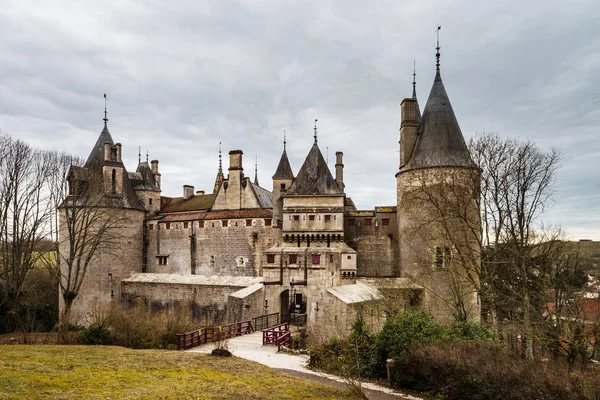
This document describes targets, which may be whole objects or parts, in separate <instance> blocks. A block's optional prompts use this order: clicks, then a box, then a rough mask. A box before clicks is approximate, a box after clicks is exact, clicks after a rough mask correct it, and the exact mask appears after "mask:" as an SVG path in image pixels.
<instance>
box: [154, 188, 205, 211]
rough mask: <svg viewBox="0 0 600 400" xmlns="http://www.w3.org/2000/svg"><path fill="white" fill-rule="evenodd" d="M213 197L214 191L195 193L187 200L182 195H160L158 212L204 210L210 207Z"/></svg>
mask: <svg viewBox="0 0 600 400" xmlns="http://www.w3.org/2000/svg"><path fill="white" fill-rule="evenodd" d="M215 197H216V194H215V193H210V194H197V195H194V196H192V197H190V198H189V199H187V200H186V199H184V198H183V197H173V198H169V197H162V198H161V209H160V213H161V214H163V213H172V212H183V211H205V210H208V209H210V208H211V207H212V205H213V203H214V201H215Z"/></svg>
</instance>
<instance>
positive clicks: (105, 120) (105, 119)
mask: <svg viewBox="0 0 600 400" xmlns="http://www.w3.org/2000/svg"><path fill="white" fill-rule="evenodd" d="M106 114H107V113H106V93H104V119H103V121H104V125H106V123H107V122H108V118H107V117H106Z"/></svg>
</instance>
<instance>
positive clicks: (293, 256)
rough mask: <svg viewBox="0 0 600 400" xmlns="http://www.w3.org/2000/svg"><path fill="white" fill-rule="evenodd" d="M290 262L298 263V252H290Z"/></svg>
mask: <svg viewBox="0 0 600 400" xmlns="http://www.w3.org/2000/svg"><path fill="white" fill-rule="evenodd" d="M289 263H290V264H298V255H297V254H290V261H289Z"/></svg>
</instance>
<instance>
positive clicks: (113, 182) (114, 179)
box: [110, 168, 117, 193]
mask: <svg viewBox="0 0 600 400" xmlns="http://www.w3.org/2000/svg"><path fill="white" fill-rule="evenodd" d="M110 186H111V190H112V192H113V193H115V192H116V191H117V171H116V170H115V169H114V168H113V170H112V178H111V185H110Z"/></svg>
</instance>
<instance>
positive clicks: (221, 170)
mask: <svg viewBox="0 0 600 400" xmlns="http://www.w3.org/2000/svg"><path fill="white" fill-rule="evenodd" d="M219 173H220V174H222V173H223V162H222V161H221V142H219Z"/></svg>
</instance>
